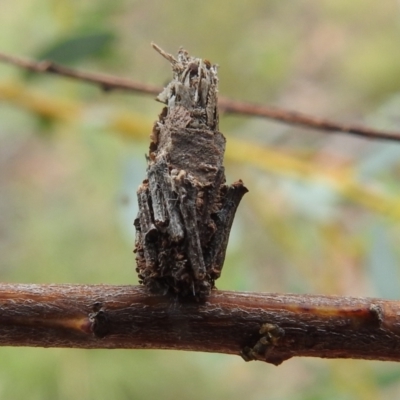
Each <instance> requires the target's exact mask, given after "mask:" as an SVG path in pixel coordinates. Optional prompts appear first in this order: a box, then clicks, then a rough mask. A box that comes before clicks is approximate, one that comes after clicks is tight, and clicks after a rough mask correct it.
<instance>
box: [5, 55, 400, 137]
mask: <svg viewBox="0 0 400 400" xmlns="http://www.w3.org/2000/svg"><path fill="white" fill-rule="evenodd" d="M0 62H4V63H9V64H13V65H16V66H18V67H21V68H24V69H27V70H29V71H33V72H39V73H52V74H57V75H61V76H67V77H70V78H73V79H78V80H81V81H84V82H88V83H91V84H95V85H98V86H100V87H101V88H102V89H104V90H126V91H131V92H137V93H142V94H151V95H157V94H159V93H160V92H161V90H162V88H161V87H158V86H154V85H147V84H144V83H140V82H136V81H133V80H130V79H125V78H119V77H115V76H111V75H105V74H98V73H92V72H85V71H80V70H77V69H74V68H69V67H65V66H63V65H60V64H56V63H54V62H51V61H34V60H28V59H25V58H20V57H15V56H11V55H8V54H4V53H0ZM219 109H220V111H221V112H225V113H230V114H238V115H247V116H252V117H255V116H256V117H263V118H268V119H273V120H276V121H280V122H283V123H286V124H290V125H297V126H303V127H307V128H311V129H318V130H322V131H326V132H343V133H349V134H353V135H357V136H361V137H365V138H369V139H384V140H392V141H400V132H388V131H382V130H377V129H372V128H369V127H364V126H360V125H351V124H341V123H338V122H335V121H331V120H327V119H324V118H318V117H314V116H310V115H306V114H302V113H299V112H296V111H290V110H285V109H282V108H276V107H270V106H264V105H258V104H251V103H247V102H240V101H236V100H230V99H227V98H220V99H219Z"/></svg>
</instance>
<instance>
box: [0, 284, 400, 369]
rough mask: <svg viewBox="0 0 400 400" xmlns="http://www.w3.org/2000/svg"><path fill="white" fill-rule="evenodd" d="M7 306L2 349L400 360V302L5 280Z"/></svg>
mask: <svg viewBox="0 0 400 400" xmlns="http://www.w3.org/2000/svg"><path fill="white" fill-rule="evenodd" d="M0 304H1V313H0V346H35V347H69V348H73V347H75V348H86V349H92V348H125V349H150V348H152V349H172V350H191V351H203V352H215V353H225V354H236V355H241V356H242V357H243V358H244V359H245V360H247V361H248V360H252V359H256V360H260V361H266V362H269V363H273V364H275V365H278V364H280V363H281V362H282V361H284V360H287V359H289V358H291V357H294V356H308V357H323V358H361V359H370V360H386V361H389V360H390V361H400V346H399V343H400V338H399V335H400V324H399V322H400V317H399V315H400V302H399V301H386V300H379V299H360V298H349V297H333V296H311V295H287V294H268V293H264V294H261V293H240V292H225V291H217V290H214V291H212V293H211V295H210V296H209V297H208V298H207V300H206V301H205V302H203V303H201V302H200V303H197V302H195V301H191V302H190V301H186V302H185V301H179V302H178V301H177V300H176V299H174V298H171V297H167V296H160V295H152V294H149V293H148V292H147V291H146V289H145V288H144V287H139V286H110V285H93V286H92V285H30V284H0Z"/></svg>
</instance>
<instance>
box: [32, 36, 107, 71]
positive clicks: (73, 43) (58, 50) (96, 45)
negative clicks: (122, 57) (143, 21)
mask: <svg viewBox="0 0 400 400" xmlns="http://www.w3.org/2000/svg"><path fill="white" fill-rule="evenodd" d="M113 39H114V35H113V34H112V33H106V32H101V33H92V34H86V35H79V36H75V37H70V38H67V39H63V40H60V41H57V42H56V43H53V44H52V45H50V46H49V47H48V48H47V49H46V50H44V51H43V52H42V53H41V54H40V55H39V56H38V58H39V59H40V60H51V61H54V62H56V63H60V64H71V63H75V62H77V61H79V60H82V59H85V58H87V57H92V56H98V55H99V54H101V53H102V52H103V51H104V50H105V48H106V47H107V46H108V45H109V44H110V42H111V41H112V40H113Z"/></svg>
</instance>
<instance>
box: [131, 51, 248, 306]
mask: <svg viewBox="0 0 400 400" xmlns="http://www.w3.org/2000/svg"><path fill="white" fill-rule="evenodd" d="M153 47H154V48H155V49H156V50H157V51H158V52H159V53H160V54H161V55H162V56H163V57H164V58H166V59H167V60H168V61H169V62H170V63H171V66H172V71H173V79H172V81H171V82H170V83H169V84H168V85H167V87H166V88H165V89H164V90H163V91H162V92H161V93H160V94H159V95H158V97H157V100H158V101H160V102H162V103H164V104H166V107H164V109H163V110H162V112H161V114H160V115H159V120H158V121H157V122H155V124H154V127H153V132H152V135H151V143H150V151H149V156H148V157H147V162H148V166H147V179H145V180H144V181H143V183H142V184H141V185H140V187H139V189H138V192H137V194H138V202H139V213H138V216H137V218H136V220H135V227H136V243H135V244H136V248H135V252H136V261H137V268H136V270H137V272H138V274H139V280H140V282H141V283H142V284H144V285H145V286H147V287H148V288H149V289H150V290H151V291H155V292H161V293H174V294H177V295H178V296H180V297H187V296H194V297H196V298H198V299H204V298H205V296H207V295H208V294H209V293H210V291H211V289H212V288H214V282H215V280H216V279H218V278H219V276H220V275H221V270H222V266H223V263H224V259H225V252H226V247H227V244H228V239H229V233H230V230H231V227H232V223H233V219H234V216H235V212H236V209H237V207H238V205H239V202H240V200H241V198H242V197H243V195H244V194H245V193H246V192H247V189H246V187H245V186H244V185H243V182H242V181H241V180H238V181H237V182H235V183H233V184H232V185H230V186H228V185H226V184H225V173H224V167H223V165H222V164H223V156H224V151H225V137H224V136H223V134H222V133H221V132H219V131H218V104H217V103H218V101H217V92H218V78H217V66H216V65H212V64H211V63H210V62H209V61H207V60H202V59H200V58H194V57H190V56H189V54H188V53H187V52H186V51H185V50H183V49H180V50H179V52H178V56H177V58H175V57H173V56H172V55H170V54H167V53H165V52H164V51H163V50H162V49H160V48H159V47H158V46H157V45H155V44H153Z"/></svg>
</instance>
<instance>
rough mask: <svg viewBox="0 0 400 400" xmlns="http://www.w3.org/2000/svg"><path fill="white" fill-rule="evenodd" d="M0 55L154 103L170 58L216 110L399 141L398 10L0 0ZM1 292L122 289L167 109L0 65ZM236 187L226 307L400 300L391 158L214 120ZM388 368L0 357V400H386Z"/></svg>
mask: <svg viewBox="0 0 400 400" xmlns="http://www.w3.org/2000/svg"><path fill="white" fill-rule="evenodd" d="M1 9H2V12H1V14H0V24H1V25H0V26H1V28H0V31H1V35H0V51H3V52H8V53H12V54H14V55H21V56H29V57H32V58H36V59H45V58H51V59H53V60H54V61H58V62H61V63H65V64H67V65H70V66H73V67H76V68H80V69H85V70H89V71H97V72H107V73H110V74H114V75H117V76H120V77H123V76H125V77H129V78H132V79H135V80H138V81H142V82H146V83H152V84H157V85H163V84H165V83H166V82H167V81H168V80H169V79H170V76H171V75H170V69H169V65H168V63H167V62H166V61H165V60H163V59H162V58H161V57H160V56H159V55H158V54H156V53H155V52H154V50H152V49H151V47H150V41H152V40H154V41H155V42H156V43H158V44H159V45H160V46H162V47H163V48H164V49H165V50H167V51H169V52H173V53H175V52H176V51H177V49H178V47H179V46H181V45H183V46H184V47H185V48H186V49H187V50H189V51H190V53H191V54H193V55H196V56H200V57H204V58H207V59H209V60H211V61H212V62H215V63H218V64H219V65H220V93H221V94H222V95H224V96H227V97H232V98H236V99H239V100H248V101H253V102H259V103H265V104H273V105H276V106H280V107H285V108H289V109H293V110H297V111H301V112H305V113H310V114H314V115H318V116H325V117H329V118H332V119H337V120H338V121H342V122H360V123H364V124H367V125H371V126H374V127H376V128H382V129H392V130H398V131H400V116H399V115H400V114H399V112H398V110H399V107H400V79H399V71H400V51H399V43H400V4H399V2H398V1H395V0H387V1H385V2H377V1H372V0H363V1H361V0H352V1H348V0H320V1H318V2H316V1H310V0H301V1H296V2H289V1H280V0H262V1H261V0H247V1H246V2H244V1H237V0H232V1H229V2H228V1H222V0H213V1H209V0H203V1H201V2H191V1H183V0H174V1H169V2H156V1H144V0H136V1H135V0H113V1H108V0H97V1H93V0H80V1H76V0H74V1H71V0H18V1H14V2H11V1H2V2H1ZM0 101H1V102H0V279H1V280H2V281H5V282H24V283H51V282H54V283H88V284H96V283H112V284H135V283H136V282H137V280H136V275H135V272H134V255H133V254H132V249H133V236H134V229H133V225H132V222H133V219H134V216H135V214H136V210H137V208H136V198H135V191H136V188H137V186H138V184H139V183H140V181H141V179H143V177H144V176H145V158H144V154H145V153H146V152H147V148H148V143H149V134H150V132H151V127H152V123H153V121H154V120H155V119H156V116H157V114H158V113H159V112H160V110H161V105H160V104H159V103H156V102H155V101H153V99H151V98H149V97H144V96H140V95H134V94H127V93H118V92H115V93H114V92H111V93H104V92H102V91H100V90H99V89H97V88H95V87H93V86H90V85H87V84H84V83H77V82H76V81H71V80H68V79H65V78H60V77H55V76H49V75H48V76H43V75H42V76H39V75H33V74H29V73H27V72H25V71H22V70H19V69H17V68H14V67H11V66H6V65H0ZM220 128H221V131H222V132H224V133H225V135H226V137H227V139H228V144H227V156H226V168H227V175H228V180H229V182H232V181H234V180H236V179H238V178H241V179H243V180H244V182H245V183H246V186H247V187H248V188H249V189H250V193H249V194H248V195H246V196H245V198H244V200H243V202H242V204H241V207H240V208H239V213H238V216H237V220H236V221H235V226H234V230H233V233H232V237H231V241H230V246H229V253H228V257H227V261H226V265H225V268H224V275H223V277H222V278H221V279H220V281H218V282H217V283H218V287H219V288H220V289H226V290H241V291H271V292H295V293H315V294H316V293H321V294H337V295H352V296H379V297H383V298H388V299H394V298H398V293H399V289H400V280H399V261H400V247H399V246H398V240H399V239H398V238H399V237H400V200H399V193H400V183H399V177H400V161H399V160H400V157H399V156H400V145H398V144H395V143H390V142H378V141H375V142H373V141H368V140H363V139H360V138H355V137H351V136H347V135H343V134H326V133H321V132H316V131H312V130H308V129H299V128H293V127H290V126H286V125H282V124H278V123H276V122H271V121H266V120H261V119H255V118H243V117H237V116H222V117H221V124H220ZM399 394H400V370H399V367H398V365H397V364H394V363H382V362H369V361H353V360H347V361H346V360H319V359H293V360H290V361H287V362H285V363H284V364H283V365H282V366H280V367H279V368H276V367H274V366H272V365H267V364H263V363H257V362H253V363H245V362H243V360H242V359H241V358H240V357H232V356H225V355H218V354H200V353H184V352H172V351H120V350H112V351H111V350H108V351H107V350H91V351H83V350H71V349H29V348H1V349H0V398H4V399H10V400H12V399H78V398H81V399H96V400H101V399H111V398H112V399H116V400H119V399H142V398H146V399H151V398H162V399H165V400H167V399H176V398H182V399H185V398H190V399H193V400H195V399H204V398H211V399H216V398H218V399H243V398H246V399H296V400H297V399H298V400H306V399H307V400H311V399H322V398H323V399H335V400H341V399H343V400H347V399H393V398H396V397H397V396H399Z"/></svg>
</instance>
